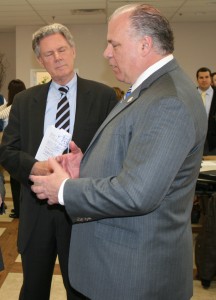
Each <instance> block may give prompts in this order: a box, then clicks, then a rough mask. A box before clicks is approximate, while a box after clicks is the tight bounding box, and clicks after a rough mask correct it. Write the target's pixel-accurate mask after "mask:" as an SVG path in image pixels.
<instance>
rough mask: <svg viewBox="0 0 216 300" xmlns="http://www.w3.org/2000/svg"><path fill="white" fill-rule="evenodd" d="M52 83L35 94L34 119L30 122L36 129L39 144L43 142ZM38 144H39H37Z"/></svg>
mask: <svg viewBox="0 0 216 300" xmlns="http://www.w3.org/2000/svg"><path fill="white" fill-rule="evenodd" d="M49 86H50V82H49V83H47V84H44V85H43V86H40V88H38V90H37V92H36V93H35V92H34V95H33V101H32V108H31V111H32V113H33V117H32V119H31V120H30V122H31V123H32V126H33V128H35V140H37V141H38V143H40V142H41V138H42V137H43V135H44V118H45V111H46V103H47V95H48V90H49ZM35 144H37V143H35Z"/></svg>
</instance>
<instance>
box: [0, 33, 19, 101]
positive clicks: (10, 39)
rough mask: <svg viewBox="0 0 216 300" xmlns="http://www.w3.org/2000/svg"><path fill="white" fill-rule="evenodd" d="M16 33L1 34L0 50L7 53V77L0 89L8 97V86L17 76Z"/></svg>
mask: <svg viewBox="0 0 216 300" xmlns="http://www.w3.org/2000/svg"><path fill="white" fill-rule="evenodd" d="M15 46H16V45H15V33H1V34H0V52H1V53H4V54H5V62H6V78H5V82H4V84H3V86H2V89H1V91H0V93H1V94H3V95H4V97H5V98H7V86H8V82H9V81H10V80H11V79H14V77H15V76H16V52H15Z"/></svg>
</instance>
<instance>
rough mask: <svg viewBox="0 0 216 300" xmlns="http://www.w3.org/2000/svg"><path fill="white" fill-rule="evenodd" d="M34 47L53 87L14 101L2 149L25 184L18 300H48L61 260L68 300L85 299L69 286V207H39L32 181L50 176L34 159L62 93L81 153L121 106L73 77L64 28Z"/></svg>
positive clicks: (6, 163)
mask: <svg viewBox="0 0 216 300" xmlns="http://www.w3.org/2000/svg"><path fill="white" fill-rule="evenodd" d="M32 46H33V50H34V52H35V54H36V56H37V59H38V61H39V62H40V64H41V65H42V66H43V67H44V68H45V69H46V70H47V71H48V72H49V74H50V75H51V77H52V81H51V82H49V83H46V84H42V85H38V86H35V87H32V88H29V89H27V90H26V91H24V92H21V93H19V94H18V95H17V96H15V99H14V103H13V107H12V109H11V113H10V116H9V124H8V126H7V127H6V129H5V132H4V135H3V140H2V145H1V149H0V157H1V159H0V161H1V164H2V165H3V167H4V168H5V169H6V170H7V171H8V172H9V173H10V175H11V176H13V177H14V178H15V179H17V180H19V181H20V182H21V184H22V188H21V200H20V224H19V234H18V249H19V252H20V253H21V257H22V266H23V275H24V281H23V286H22V289H21V292H20V298H19V299H20V300H30V299H31V300H39V299H40V300H48V299H49V295H50V285H51V279H52V274H53V268H54V265H55V260H56V257H57V255H58V258H59V263H60V268H61V272H62V276H63V281H64V285H65V288H66V291H67V299H71V300H74V299H80V297H79V295H75V294H74V293H75V292H74V291H73V290H72V289H71V287H70V285H69V280H68V254H69V244H70V235H71V220H70V219H69V217H68V216H67V213H66V211H65V209H64V207H62V206H60V205H55V206H53V207H50V206H49V205H47V204H46V203H41V202H40V201H38V199H37V197H36V195H34V194H33V193H32V192H31V183H30V181H29V175H30V174H38V175H39V174H41V175H45V174H47V172H49V168H48V165H47V162H46V161H37V160H36V159H35V155H36V153H37V150H38V148H39V145H40V143H41V140H42V138H43V135H44V133H45V131H46V129H47V128H48V127H49V126H50V125H53V124H55V118H56V111H57V104H58V101H59V99H60V97H61V93H60V91H59V90H58V88H59V87H61V86H67V87H68V88H69V91H68V93H67V98H68V100H69V105H70V133H71V134H72V136H73V140H74V141H76V143H77V145H79V147H80V148H81V149H82V151H85V150H86V148H87V146H88V145H89V143H90V141H91V139H92V137H93V135H94V134H95V132H96V130H97V129H98V127H99V126H100V125H101V123H102V122H103V120H104V119H105V118H106V116H107V115H108V113H109V112H110V111H111V109H112V108H113V107H114V106H115V105H116V103H117V100H116V96H115V92H114V90H113V89H112V88H110V87H107V86H105V85H103V84H101V83H97V82H94V81H90V80H85V79H82V78H80V77H79V76H77V74H76V73H75V72H74V59H75V56H76V51H75V45H74V40H73V37H72V35H71V33H70V32H69V30H68V29H67V28H66V27H65V26H63V25H61V24H52V25H49V26H45V27H43V28H41V29H39V30H38V31H37V32H36V33H35V34H34V35H33V41H32ZM77 201H79V199H77ZM71 246H72V245H71Z"/></svg>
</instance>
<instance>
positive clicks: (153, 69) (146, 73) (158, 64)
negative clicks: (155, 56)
mask: <svg viewBox="0 0 216 300" xmlns="http://www.w3.org/2000/svg"><path fill="white" fill-rule="evenodd" d="M172 59H173V55H172V54H169V55H167V56H165V57H164V58H162V59H160V60H159V61H157V62H156V63H155V64H153V65H152V66H150V67H149V68H148V69H147V70H145V71H144V72H143V73H142V74H141V75H140V76H139V77H138V79H137V80H136V82H135V83H134V84H133V85H132V92H133V91H134V90H135V89H136V88H137V87H138V86H139V85H140V84H141V83H142V82H143V81H144V80H146V79H147V78H148V77H149V76H150V75H152V74H153V73H155V72H156V71H157V70H159V69H160V68H162V67H163V66H164V65H166V64H167V63H168V62H170V61H171V60H172Z"/></svg>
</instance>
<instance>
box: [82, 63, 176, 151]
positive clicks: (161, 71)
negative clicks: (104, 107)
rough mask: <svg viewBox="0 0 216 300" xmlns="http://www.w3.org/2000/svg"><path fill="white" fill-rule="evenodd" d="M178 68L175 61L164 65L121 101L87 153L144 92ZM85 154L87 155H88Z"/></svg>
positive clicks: (94, 138) (101, 127) (100, 129)
mask: <svg viewBox="0 0 216 300" xmlns="http://www.w3.org/2000/svg"><path fill="white" fill-rule="evenodd" d="M176 67H178V64H177V62H176V60H175V59H173V60H171V61H170V62H168V63H167V64H166V65H164V66H163V67H162V68H160V69H159V70H157V71H156V72H154V73H153V74H152V75H150V76H149V77H148V78H147V79H146V80H145V81H143V82H142V83H141V84H140V85H139V86H138V87H137V88H136V90H134V91H133V93H131V94H130V96H129V97H127V98H126V99H125V100H122V101H120V102H119V103H118V104H117V105H116V106H115V107H114V108H113V110H112V111H111V112H110V114H109V115H108V116H107V118H106V119H105V120H104V122H103V123H102V124H101V126H100V127H99V129H98V130H97V132H96V134H95V135H94V137H93V139H92V141H91V143H90V145H89V146H88V148H87V150H86V152H87V151H88V149H89V148H90V147H91V145H92V144H93V143H94V141H95V140H96V138H97V136H98V135H99V134H100V132H101V131H102V130H103V129H104V128H105V127H106V126H107V125H108V124H109V123H110V122H111V121H112V120H113V119H114V118H115V117H116V116H117V115H119V114H120V113H121V112H122V111H123V110H125V109H127V108H128V107H130V105H132V104H133V103H135V102H136V100H137V99H139V96H140V94H141V93H143V92H144V90H146V89H147V88H148V87H149V86H150V85H152V83H153V82H155V81H156V80H157V79H158V78H159V77H161V76H163V75H164V74H166V73H167V72H169V71H171V70H173V69H175V68H176ZM86 152H85V153H86Z"/></svg>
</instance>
